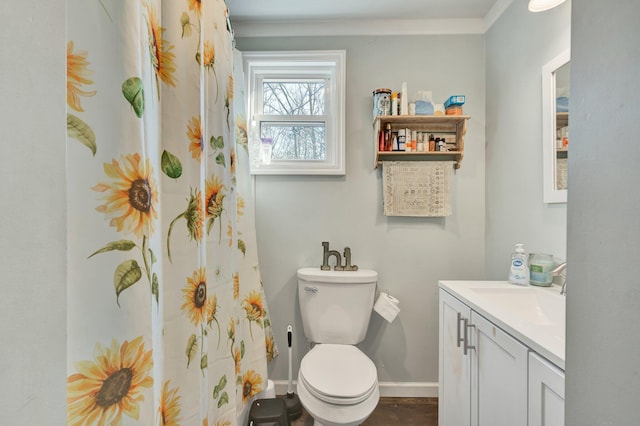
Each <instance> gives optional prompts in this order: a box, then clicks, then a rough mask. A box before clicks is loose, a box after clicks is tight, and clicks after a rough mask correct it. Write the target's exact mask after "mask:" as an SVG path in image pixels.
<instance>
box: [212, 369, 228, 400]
mask: <svg viewBox="0 0 640 426" xmlns="http://www.w3.org/2000/svg"><path fill="white" fill-rule="evenodd" d="M225 386H227V375H226V374H225V375H224V376H222V377H220V381H219V382H218V384H217V385H216V386H215V387H214V388H213V399H218V395H220V391H221V390H222V389H224V387H225Z"/></svg>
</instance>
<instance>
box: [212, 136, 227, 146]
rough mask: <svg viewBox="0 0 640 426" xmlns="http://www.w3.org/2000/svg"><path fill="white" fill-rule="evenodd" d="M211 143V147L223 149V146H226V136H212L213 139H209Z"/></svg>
mask: <svg viewBox="0 0 640 426" xmlns="http://www.w3.org/2000/svg"><path fill="white" fill-rule="evenodd" d="M209 145H211V148H213V149H222V148H224V137H223V136H218V137H217V138H216V137H215V136H211V139H209Z"/></svg>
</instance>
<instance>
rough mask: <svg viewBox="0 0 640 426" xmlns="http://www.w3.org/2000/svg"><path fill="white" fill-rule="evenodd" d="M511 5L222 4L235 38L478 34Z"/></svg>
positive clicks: (268, 0)
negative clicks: (228, 14)
mask: <svg viewBox="0 0 640 426" xmlns="http://www.w3.org/2000/svg"><path fill="white" fill-rule="evenodd" d="M511 1H512V0H315V1H311V0H227V6H228V7H229V11H230V15H231V22H232V24H233V27H234V30H235V32H236V35H247V36H259V35H332V34H333V35H349V34H371V35H375V34H381V35H383V34H384V35H388V34H391V33H392V34H418V33H419V34H434V33H483V32H484V31H486V29H487V28H489V27H490V26H491V24H493V22H495V20H496V19H497V17H498V16H500V14H501V13H502V12H503V11H504V9H506V7H507V6H508V5H509V4H510V3H511ZM521 1H523V0H521ZM402 23H405V24H406V25H403V24H402ZM389 27H391V28H393V29H390V28H389ZM322 28H324V30H323V29H322ZM336 31H337V33H336ZM316 33H318V34H316Z"/></svg>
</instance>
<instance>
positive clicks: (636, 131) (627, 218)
mask: <svg viewBox="0 0 640 426" xmlns="http://www.w3.org/2000/svg"><path fill="white" fill-rule="evenodd" d="M638 16H640V3H639V2H637V1H635V0H627V1H617V2H615V6H614V5H613V4H612V3H607V2H602V1H595V0H583V1H576V2H574V4H573V10H572V58H571V85H572V87H571V94H572V103H571V108H572V112H571V114H572V115H571V116H572V120H573V121H572V123H571V138H572V140H573V142H571V144H572V151H571V156H570V157H569V170H570V173H569V187H570V188H571V189H570V190H569V211H568V224H569V227H568V232H567V238H568V249H569V250H568V265H569V266H568V269H567V276H568V279H569V281H568V295H567V371H566V404H567V405H566V418H567V425H568V426H577V425H607V426H614V425H619V426H627V425H632V424H634V425H635V424H638V418H639V414H638V395H640V380H638V376H639V375H640V344H639V340H638V332H637V330H638V326H637V325H638V323H640V309H639V307H640V285H639V282H638V271H637V269H634V268H635V267H636V266H637V265H638V257H639V255H640V220H639V219H638V212H640V191H639V190H638V183H639V182H640V168H639V167H638V160H639V159H640V143H639V142H638V135H640V120H639V119H638V117H639V113H640V108H638V94H639V93H640V79H639V76H640V44H639V43H638V40H640V26H638V22H637V17H638ZM605 28H606V29H607V30H606V31H604V30H603V31H600V30H598V29H605Z"/></svg>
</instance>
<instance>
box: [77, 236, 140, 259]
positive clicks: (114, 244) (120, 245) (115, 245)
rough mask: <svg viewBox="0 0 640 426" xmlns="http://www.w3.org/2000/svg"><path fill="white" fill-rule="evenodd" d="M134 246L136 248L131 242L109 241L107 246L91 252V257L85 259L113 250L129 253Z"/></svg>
mask: <svg viewBox="0 0 640 426" xmlns="http://www.w3.org/2000/svg"><path fill="white" fill-rule="evenodd" d="M135 246H136V243H134V242H133V241H131V240H118V241H111V242H110V243H109V244H107V245H106V246H104V247H102V248H101V249H100V250H98V251H96V252H93V253H92V254H91V256H89V257H87V259H90V258H91V257H93V256H95V255H96V254H98V253H106V252H108V251H113V250H120V251H129V250H131V249H132V248H134V247H135Z"/></svg>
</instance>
